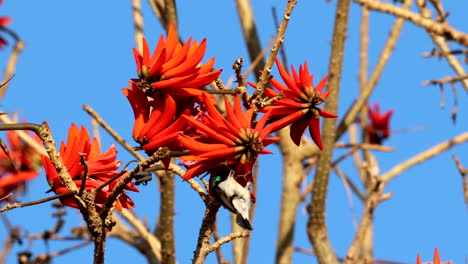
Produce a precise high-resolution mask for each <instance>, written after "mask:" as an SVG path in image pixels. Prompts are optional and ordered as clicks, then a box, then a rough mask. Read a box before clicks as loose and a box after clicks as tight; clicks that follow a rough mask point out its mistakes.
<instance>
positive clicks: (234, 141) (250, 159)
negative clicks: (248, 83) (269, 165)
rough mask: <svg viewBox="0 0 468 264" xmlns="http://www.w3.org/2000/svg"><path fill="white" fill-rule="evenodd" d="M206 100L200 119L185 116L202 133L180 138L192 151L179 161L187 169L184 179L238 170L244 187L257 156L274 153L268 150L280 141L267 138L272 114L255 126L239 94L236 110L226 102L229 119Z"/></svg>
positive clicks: (238, 178) (250, 111) (236, 171)
mask: <svg viewBox="0 0 468 264" xmlns="http://www.w3.org/2000/svg"><path fill="white" fill-rule="evenodd" d="M203 99H204V103H205V108H206V113H205V112H201V113H200V115H199V118H198V119H195V118H193V117H187V116H183V118H185V119H186V120H187V121H188V122H189V123H190V124H191V125H192V126H193V127H195V128H196V129H197V132H198V133H199V134H195V135H194V136H192V137H190V136H188V135H181V136H180V141H181V143H182V145H183V146H184V147H185V148H186V149H187V150H189V151H191V152H192V155H189V156H183V157H181V158H180V159H181V160H183V161H184V165H186V166H187V167H188V170H187V171H186V173H185V176H184V180H188V179H190V178H192V177H194V176H197V175H200V174H202V173H205V172H212V171H213V170H218V169H219V168H220V167H223V166H227V167H229V168H230V169H233V170H235V175H236V177H237V178H236V180H237V181H238V182H239V183H240V184H241V185H242V186H245V185H246V184H247V182H252V176H251V175H250V172H251V169H252V166H253V164H254V163H255V161H256V159H257V156H258V155H259V154H269V153H271V152H270V151H268V150H266V149H265V147H266V146H268V145H270V144H271V143H273V142H275V141H277V140H279V138H278V137H267V136H268V134H269V133H270V131H272V129H266V128H265V124H266V121H267V119H268V117H269V115H270V113H266V114H264V115H263V116H262V117H261V118H260V119H259V120H258V122H257V123H256V124H255V125H254V124H252V117H253V114H254V110H253V109H252V108H251V109H248V110H247V111H245V112H244V111H243V109H242V106H241V102H240V97H239V95H236V96H235V99H234V106H233V107H232V106H231V105H230V104H229V102H228V101H227V100H226V99H225V105H226V114H227V118H225V117H224V116H223V115H222V114H221V113H220V112H219V111H218V110H217V109H216V108H215V106H214V105H213V103H212V102H211V101H210V99H209V98H208V97H206V96H205V97H204V98H203Z"/></svg>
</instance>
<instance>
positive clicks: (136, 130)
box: [122, 82, 190, 150]
mask: <svg viewBox="0 0 468 264" xmlns="http://www.w3.org/2000/svg"><path fill="white" fill-rule="evenodd" d="M130 87H131V88H130V89H126V88H125V89H122V91H123V93H124V94H125V96H126V97H127V99H128V101H129V102H130V104H131V106H132V108H133V113H134V115H135V124H134V126H133V133H132V134H133V139H134V140H135V141H136V142H138V143H140V144H141V146H142V147H143V149H144V150H157V149H158V148H159V147H164V146H170V145H171V144H172V145H174V144H173V143H175V142H178V141H177V137H178V134H179V132H181V131H183V130H184V129H185V128H186V127H187V121H186V119H184V118H181V116H189V115H190V110H189V109H185V110H184V111H183V112H182V114H178V113H177V105H176V102H175V101H174V99H173V98H172V97H171V96H169V95H167V94H159V95H157V96H155V97H154V98H153V100H151V101H148V97H147V96H146V95H145V93H144V92H143V91H142V90H140V89H139V88H138V87H137V86H136V85H135V84H134V83H131V82H130ZM175 145H176V146H177V145H178V144H177V143H176V144H175Z"/></svg>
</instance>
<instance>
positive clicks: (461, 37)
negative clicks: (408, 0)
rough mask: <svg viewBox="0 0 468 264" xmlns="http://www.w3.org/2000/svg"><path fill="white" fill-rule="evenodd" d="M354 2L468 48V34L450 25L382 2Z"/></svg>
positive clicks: (365, 0)
mask: <svg viewBox="0 0 468 264" xmlns="http://www.w3.org/2000/svg"><path fill="white" fill-rule="evenodd" d="M354 2H356V3H358V4H361V5H363V6H365V7H366V8H369V9H371V10H374V11H379V12H383V13H387V14H390V15H394V16H397V17H401V18H403V19H405V20H408V21H411V22H413V23H414V24H415V25H417V26H420V27H422V28H424V29H425V30H426V31H428V32H429V33H432V34H435V35H438V36H442V37H445V38H446V39H449V40H454V41H456V42H458V43H460V44H461V45H464V46H468V34H465V33H464V32H461V31H459V30H456V29H454V28H452V27H451V26H450V25H449V24H448V23H441V22H437V21H434V20H432V19H430V18H427V17H424V16H421V15H419V14H416V13H414V12H412V11H409V10H407V9H404V8H401V7H398V6H395V5H393V4H390V3H386V2H380V1H376V0H354Z"/></svg>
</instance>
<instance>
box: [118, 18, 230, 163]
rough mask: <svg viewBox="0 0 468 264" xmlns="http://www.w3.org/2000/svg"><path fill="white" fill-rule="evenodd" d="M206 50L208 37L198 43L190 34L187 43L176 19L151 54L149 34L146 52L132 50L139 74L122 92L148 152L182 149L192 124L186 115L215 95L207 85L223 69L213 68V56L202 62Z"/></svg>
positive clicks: (137, 136) (136, 137) (136, 133)
mask: <svg viewBox="0 0 468 264" xmlns="http://www.w3.org/2000/svg"><path fill="white" fill-rule="evenodd" d="M205 50H206V40H205V39H204V40H203V41H202V42H201V43H200V44H198V42H197V41H193V42H192V40H191V38H190V39H189V40H188V41H187V42H186V43H185V44H184V45H182V44H181V43H180V42H179V41H178V40H177V36H176V31H175V29H174V27H173V25H172V24H171V25H170V26H169V30H168V35H167V39H166V40H164V36H161V37H160V38H159V41H158V44H157V46H156V49H155V50H154V52H153V54H152V55H151V54H150V51H149V47H148V44H147V42H146V40H145V39H143V54H140V53H139V52H138V51H137V50H136V49H133V52H134V55H135V61H136V64H137V68H138V76H139V79H132V81H133V82H129V85H130V89H127V88H125V89H123V92H124V94H125V96H126V97H127V99H128V100H129V102H130V104H131V105H132V108H133V112H134V115H135V124H134V127H133V139H134V140H135V141H136V142H138V143H139V144H140V145H141V146H142V148H143V149H144V150H145V151H147V153H148V154H151V153H152V152H154V151H156V150H157V149H158V148H160V147H168V148H169V149H171V150H178V149H180V147H181V145H180V143H179V141H178V140H177V139H178V135H179V133H182V132H183V131H185V130H186V129H188V123H187V121H186V119H185V118H184V117H187V116H190V114H191V113H192V112H195V109H194V105H195V103H196V102H198V103H200V102H201V100H202V98H203V97H208V98H210V99H211V96H210V95H209V94H207V93H206V92H204V91H203V88H204V87H205V86H206V85H208V84H210V83H211V82H213V81H214V80H215V79H216V78H218V76H219V75H220V73H221V70H216V71H212V67H213V65H214V62H215V59H214V58H211V59H210V60H209V61H208V62H207V63H205V64H203V65H199V64H200V62H201V60H202V59H203V56H204V54H205ZM211 100H213V99H211ZM213 101H214V100H213ZM169 161H170V158H168V159H166V160H164V163H165V164H166V165H167V163H168V162H169Z"/></svg>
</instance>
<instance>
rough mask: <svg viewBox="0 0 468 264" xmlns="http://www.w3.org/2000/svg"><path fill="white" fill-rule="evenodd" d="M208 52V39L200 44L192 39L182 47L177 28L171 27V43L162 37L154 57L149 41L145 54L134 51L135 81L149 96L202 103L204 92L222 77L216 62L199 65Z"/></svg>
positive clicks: (169, 35) (169, 33)
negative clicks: (204, 89) (163, 95)
mask: <svg viewBox="0 0 468 264" xmlns="http://www.w3.org/2000/svg"><path fill="white" fill-rule="evenodd" d="M205 51H206V39H203V40H202V42H201V43H198V42H197V41H193V42H192V39H191V38H189V39H188V40H187V42H185V44H184V45H182V44H181V43H180V42H179V41H178V40H177V35H176V31H175V28H174V26H173V25H172V24H170V25H169V30H168V34H167V39H166V40H164V36H162V35H161V37H160V38H159V41H158V44H157V45H156V48H155V50H154V52H153V54H152V55H151V54H150V49H149V47H148V43H147V42H146V40H145V39H143V52H142V54H141V53H140V52H139V51H138V50H136V49H133V53H134V55H135V61H136V64H137V68H138V76H139V79H134V80H133V81H134V82H135V83H136V84H137V85H138V86H139V87H140V88H141V89H142V90H143V91H145V92H147V91H154V92H156V93H164V94H169V95H171V96H173V97H174V98H176V99H179V98H186V97H189V98H192V97H197V98H198V99H201V94H202V93H204V92H203V91H202V88H203V87H205V86H206V85H208V84H210V83H211V82H212V81H214V80H215V79H216V78H218V76H219V75H220V74H221V70H216V71H212V68H213V65H214V62H215V58H211V59H210V60H208V62H206V63H205V64H202V65H199V64H200V62H201V60H202V59H203V56H204V55H205ZM147 95H149V96H152V95H151V94H148V93H147Z"/></svg>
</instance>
